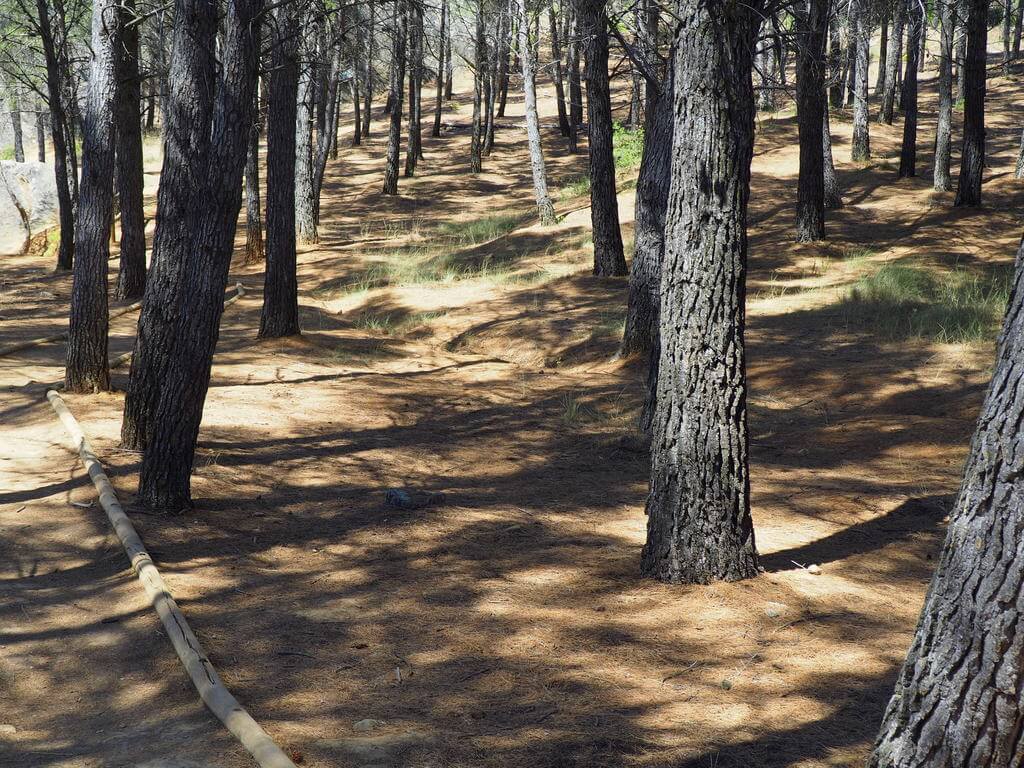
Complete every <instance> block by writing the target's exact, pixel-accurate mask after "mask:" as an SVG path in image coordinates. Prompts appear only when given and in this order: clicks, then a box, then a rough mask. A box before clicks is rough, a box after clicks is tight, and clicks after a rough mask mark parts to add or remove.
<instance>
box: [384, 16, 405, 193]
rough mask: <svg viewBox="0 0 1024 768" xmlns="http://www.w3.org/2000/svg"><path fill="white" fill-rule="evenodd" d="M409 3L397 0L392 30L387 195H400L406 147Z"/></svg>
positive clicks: (386, 169)
mask: <svg viewBox="0 0 1024 768" xmlns="http://www.w3.org/2000/svg"><path fill="white" fill-rule="evenodd" d="M407 23H408V22H407V19H406V2H405V0H394V11H393V12H392V27H391V37H392V45H391V90H390V92H389V93H388V102H389V103H390V104H391V114H390V116H389V117H390V122H389V124H388V149H387V155H386V161H385V165H384V194H385V195H397V194H398V158H399V154H400V151H401V148H402V98H403V91H404V90H405V43H406V35H407V30H406V26H407Z"/></svg>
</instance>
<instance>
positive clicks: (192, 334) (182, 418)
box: [138, 0, 263, 512]
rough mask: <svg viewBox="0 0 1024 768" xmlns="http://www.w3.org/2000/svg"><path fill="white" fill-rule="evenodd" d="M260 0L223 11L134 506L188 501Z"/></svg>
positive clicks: (229, 242) (230, 239) (232, 216)
mask: <svg viewBox="0 0 1024 768" xmlns="http://www.w3.org/2000/svg"><path fill="white" fill-rule="evenodd" d="M262 7H263V0H233V2H231V3H228V4H227V6H226V8H227V10H226V13H225V16H224V22H223V23H224V34H223V41H224V42H223V47H222V56H221V71H220V73H219V74H220V77H219V78H218V79H219V92H218V94H217V102H216V110H215V112H214V120H213V128H212V132H211V135H212V144H213V146H215V147H217V148H218V151H217V152H215V153H214V154H213V155H211V157H210V164H209V166H208V167H207V168H205V169H194V170H197V171H199V173H198V174H197V177H198V180H199V189H194V190H193V192H194V194H196V195H198V196H199V197H200V198H201V199H202V201H203V205H202V207H200V208H199V210H198V215H197V216H196V217H195V219H194V222H193V223H194V229H193V230H192V231H191V232H190V233H189V246H188V248H187V250H186V251H185V264H184V274H185V279H184V281H183V285H182V292H181V296H180V302H181V304H182V306H187V307H188V308H189V311H188V312H181V313H179V314H178V321H177V323H176V333H175V335H176V337H177V343H176V344H175V345H174V348H173V350H172V352H171V357H170V361H169V365H168V366H167V370H166V381H165V382H164V385H163V389H162V393H161V397H160V403H159V406H158V409H157V412H156V417H155V419H154V421H153V428H152V440H151V442H150V445H149V447H148V449H147V450H146V452H145V455H144V456H143V459H142V468H141V471H140V473H139V495H138V500H139V502H140V503H142V504H145V505H147V506H150V507H153V508H156V509H161V510H165V511H167V512H178V511H181V510H183V509H185V508H187V507H189V506H191V494H190V487H189V486H190V476H191V473H192V463H193V460H194V458H195V449H196V440H197V438H198V436H199V424H200V421H201V420H202V415H203V404H204V403H205V401H206V392H207V389H208V387H209V383H210V368H211V365H212V362H213V352H214V349H215V348H216V346H217V338H218V336H219V333H220V318H221V313H222V311H223V307H224V288H225V286H226V285H227V280H228V269H229V267H230V265H231V253H232V251H233V250H234V248H233V246H234V236H235V225H236V222H237V220H238V210H239V208H240V207H241V202H242V184H241V182H242V171H243V168H244V166H245V160H246V155H247V153H248V145H249V142H248V137H249V135H250V134H251V127H252V123H253V112H254V102H255V96H256V76H257V70H258V62H259V50H260V34H259V27H260V25H259V18H260V15H261V12H262Z"/></svg>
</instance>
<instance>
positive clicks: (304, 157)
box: [295, 9, 322, 245]
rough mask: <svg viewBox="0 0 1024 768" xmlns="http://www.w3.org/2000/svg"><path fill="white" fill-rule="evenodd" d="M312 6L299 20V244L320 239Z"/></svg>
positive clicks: (317, 34) (315, 28)
mask: <svg viewBox="0 0 1024 768" xmlns="http://www.w3.org/2000/svg"><path fill="white" fill-rule="evenodd" d="M313 13H314V11H313V10H312V9H311V10H310V11H309V13H308V14H307V15H306V16H305V18H304V19H303V20H302V21H300V26H299V29H301V32H300V35H299V36H300V41H301V42H300V43H299V88H298V96H297V97H296V109H295V237H296V241H297V242H299V243H301V244H302V245H312V244H314V243H317V242H319V241H320V234H319V232H318V231H317V226H316V206H315V204H314V202H313V197H314V195H315V190H314V189H313V103H314V100H315V97H314V94H315V92H316V76H317V70H318V69H319V67H321V66H322V62H320V61H319V59H318V55H319V53H318V51H317V44H316V43H317V40H318V38H320V37H322V34H320V30H319V26H320V22H317V23H313V22H312V21H311V18H312V16H313Z"/></svg>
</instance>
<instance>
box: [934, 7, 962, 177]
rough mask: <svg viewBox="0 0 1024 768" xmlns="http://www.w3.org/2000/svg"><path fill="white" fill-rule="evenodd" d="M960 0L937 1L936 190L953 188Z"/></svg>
mask: <svg viewBox="0 0 1024 768" xmlns="http://www.w3.org/2000/svg"><path fill="white" fill-rule="evenodd" d="M958 4H959V0H937V5H938V8H937V11H938V16H939V47H940V50H939V76H938V91H939V109H938V119H937V122H936V126H935V169H934V172H933V174H932V176H933V179H932V183H933V186H934V188H935V190H936V191H937V192H947V191H949V190H950V189H952V188H953V179H952V177H951V176H950V173H949V164H950V154H951V144H952V136H953V37H954V35H955V34H956V16H957V14H956V9H957V5H958Z"/></svg>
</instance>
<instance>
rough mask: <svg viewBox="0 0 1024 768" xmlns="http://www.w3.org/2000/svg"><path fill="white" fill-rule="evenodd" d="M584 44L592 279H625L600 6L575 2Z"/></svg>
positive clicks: (594, 1) (592, 0) (596, 0)
mask: <svg viewBox="0 0 1024 768" xmlns="http://www.w3.org/2000/svg"><path fill="white" fill-rule="evenodd" d="M576 14H577V19H578V21H579V34H580V35H581V36H582V38H583V41H584V50H585V56H584V58H585V62H586V63H585V79H586V83H587V129H588V138H589V143H590V221H591V227H592V229H593V234H594V274H595V275H598V276H600V277H613V276H619V275H626V274H628V273H629V270H628V269H627V267H626V257H625V254H624V253H623V247H622V231H621V230H620V228H619V201H618V198H617V196H616V188H615V156H614V153H613V146H612V102H611V89H610V85H609V81H608V21H607V19H606V18H605V2H604V0H576Z"/></svg>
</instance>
